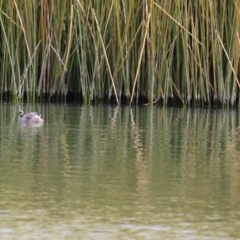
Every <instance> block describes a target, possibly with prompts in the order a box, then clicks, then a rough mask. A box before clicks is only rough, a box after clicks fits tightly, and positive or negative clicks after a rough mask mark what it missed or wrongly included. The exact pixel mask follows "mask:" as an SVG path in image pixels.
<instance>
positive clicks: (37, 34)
mask: <svg viewBox="0 0 240 240" xmlns="http://www.w3.org/2000/svg"><path fill="white" fill-rule="evenodd" d="M0 10H1V12H0V34H1V39H2V41H1V43H0V49H1V50H0V63H1V65H0V75H1V78H2V79H1V84H0V96H1V99H8V100H12V101H22V100H27V101H29V102H35V101H39V100H54V99H55V100H57V101H66V100H67V99H68V98H71V99H75V100H82V101H84V102H85V103H91V102H103V101H111V102H116V103H118V104H121V103H128V104H136V103H149V104H152V103H155V102H159V103H161V104H163V105H168V104H179V103H180V104H181V105H184V106H189V105H193V106H199V105H200V106H204V105H208V106H212V105H215V104H217V105H222V106H226V107H228V106H237V105H239V104H238V102H239V100H240V98H239V88H240V81H239V76H240V68H239V45H240V37H239V30H240V26H239V22H240V3H239V1H237V0H235V1H227V0H223V1H220V2H219V1H216V0H212V1H207V0H201V1H196V2H189V1H184V0H176V1H164V0H156V1H153V0H142V1H140V0H137V1H134V2H133V1H126V0H112V1H107V2H106V1H105V2H101V1H93V0H89V1H86V0H72V1H67V0H63V1H61V2H56V1H53V0H38V1H30V0H26V1H20V0H13V1H3V0H0Z"/></svg>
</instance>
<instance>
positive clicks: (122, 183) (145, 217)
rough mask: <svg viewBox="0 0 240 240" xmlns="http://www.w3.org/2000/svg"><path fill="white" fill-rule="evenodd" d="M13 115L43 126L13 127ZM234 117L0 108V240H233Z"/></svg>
mask: <svg viewBox="0 0 240 240" xmlns="http://www.w3.org/2000/svg"><path fill="white" fill-rule="evenodd" d="M21 108H22V109H24V110H25V111H26V112H28V111H39V112H41V113H42V116H43V118H44V120H45V123H44V124H43V125H42V126H24V125H21V124H20V123H19V121H18V115H17V113H18V110H19V109H21ZM239 119H240V118H239V113H238V111H235V110H199V109H177V108H176V109H171V108H159V107H153V108H151V107H147V108H145V107H133V108H132V109H130V108H129V107H115V106H104V105H101V106H80V105H13V104H3V103H2V104H0V188H1V191H0V219H1V221H0V236H1V239H97V240H99V239H239V238H240V230H239V229H240V128H239V125H240V121H239Z"/></svg>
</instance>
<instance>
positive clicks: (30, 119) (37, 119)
mask: <svg viewBox="0 0 240 240" xmlns="http://www.w3.org/2000/svg"><path fill="white" fill-rule="evenodd" d="M18 114H19V117H20V122H21V123H25V124H42V123H43V122H44V121H43V119H42V118H41V115H40V114H38V113H37V112H30V113H24V111H23V110H19V112H18Z"/></svg>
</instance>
